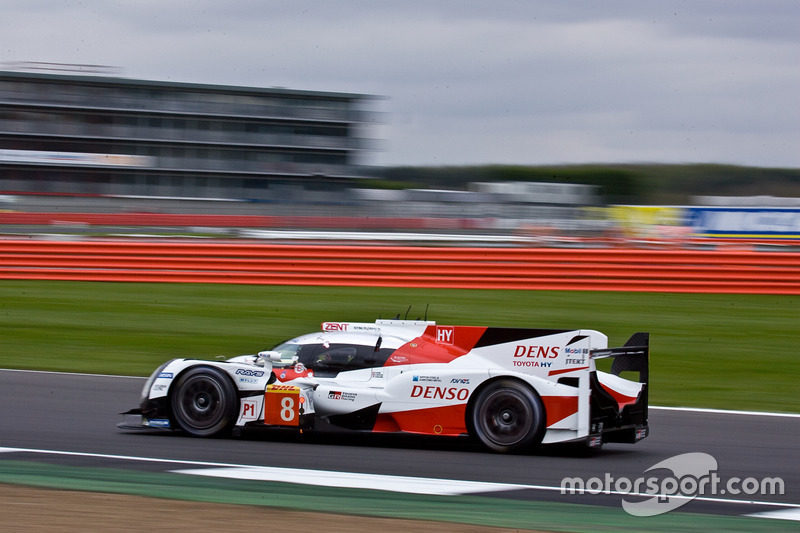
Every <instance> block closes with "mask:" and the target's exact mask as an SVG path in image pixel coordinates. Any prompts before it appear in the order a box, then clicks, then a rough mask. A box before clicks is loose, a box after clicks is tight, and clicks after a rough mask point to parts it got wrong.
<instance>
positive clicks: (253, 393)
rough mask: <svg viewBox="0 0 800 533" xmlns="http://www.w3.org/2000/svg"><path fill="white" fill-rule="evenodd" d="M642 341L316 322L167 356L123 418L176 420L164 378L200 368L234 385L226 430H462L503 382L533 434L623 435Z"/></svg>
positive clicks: (634, 418) (637, 389)
mask: <svg viewBox="0 0 800 533" xmlns="http://www.w3.org/2000/svg"><path fill="white" fill-rule="evenodd" d="M648 345H649V338H648V335H647V334H646V333H641V334H636V335H634V336H633V337H631V339H630V340H629V341H628V343H626V345H625V346H624V347H621V348H608V346H607V338H606V336H605V335H603V334H602V333H600V332H597V331H594V330H544V329H524V328H493V327H475V326H441V325H437V324H435V323H434V322H429V321H402V320H378V321H376V322H375V323H374V324H373V323H350V322H326V323H323V324H322V328H321V331H320V332H317V333H311V334H308V335H303V336H301V337H298V338H296V339H292V340H290V341H287V342H286V343H283V344H281V345H280V346H278V347H276V349H275V350H274V351H270V352H263V353H261V354H259V355H253V356H240V357H235V358H233V359H229V360H227V361H203V360H195V359H174V360H172V361H168V362H167V363H165V364H164V365H162V367H160V368H159V369H157V371H156V372H154V373H153V375H152V376H151V377H150V378H149V379H148V381H147V383H146V384H145V386H144V389H143V391H142V399H141V405H140V407H139V408H138V409H135V410H132V411H129V412H128V413H127V415H128V416H129V418H128V420H127V423H126V425H125V427H132V426H139V427H151V428H175V427H176V424H175V420H174V414H173V412H172V409H171V402H172V401H173V400H172V397H171V394H172V392H173V389H174V383H175V382H176V380H178V379H179V378H180V376H181V375H182V374H183V373H184V372H186V371H188V370H189V369H192V368H196V367H198V366H204V367H213V368H217V369H219V370H221V371H222V372H224V375H225V376H226V377H227V378H228V379H230V380H231V382H232V383H233V384H234V385H235V388H236V395H237V397H236V400H235V401H236V402H237V412H238V415H237V416H236V420H235V423H233V426H236V427H242V426H248V425H255V426H265V425H266V426H277V427H290V428H297V429H302V428H313V426H314V423H315V421H317V420H319V419H325V420H326V421H327V422H329V423H330V424H332V425H334V426H339V427H342V428H346V429H352V430H368V431H378V432H395V431H403V432H412V433H420V434H428V435H464V434H469V433H472V431H471V430H472V429H474V428H471V427H470V416H469V415H470V413H471V412H472V411H473V410H474V409H475V405H474V402H475V401H476V398H477V397H479V393H480V392H481V391H482V390H483V389H485V388H487V387H490V386H491V385H492V384H493V383H496V382H497V381H498V380H504V381H505V382H508V381H509V380H511V381H514V382H515V383H521V384H524V385H525V386H526V387H527V388H528V389H530V390H532V391H534V393H535V395H536V396H537V397H538V398H539V399H540V400H541V404H542V406H543V408H544V414H545V415H544V416H545V419H546V420H545V422H544V433H543V435H542V437H541V442H542V443H544V444H548V443H558V442H570V441H585V442H586V443H587V444H589V445H590V446H599V445H601V444H602V443H603V442H631V443H633V442H637V441H639V440H641V439H642V438H644V437H646V436H647V434H648V421H647V392H648V391H647V388H648V384H647V383H648V379H649V377H648V352H649V349H648ZM601 359H612V360H613V361H614V362H613V363H612V364H611V368H610V370H609V371H608V372H603V371H601V370H598V369H597V365H596V361H599V360H601ZM624 372H634V373H638V375H635V376H634V377H635V378H636V379H625V378H623V377H620V374H621V373H624ZM627 377H629V376H628V375H627V374H626V378H627Z"/></svg>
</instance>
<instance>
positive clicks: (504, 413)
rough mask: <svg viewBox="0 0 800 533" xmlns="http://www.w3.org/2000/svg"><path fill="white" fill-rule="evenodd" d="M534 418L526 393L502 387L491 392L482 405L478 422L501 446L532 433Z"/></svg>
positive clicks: (487, 435)
mask: <svg viewBox="0 0 800 533" xmlns="http://www.w3.org/2000/svg"><path fill="white" fill-rule="evenodd" d="M534 418H535V415H534V412H533V409H532V408H531V406H530V403H529V402H528V401H527V399H526V397H525V396H524V395H522V394H520V393H519V392H518V391H515V390H511V389H501V390H497V391H494V392H493V393H491V394H490V395H489V396H488V397H487V398H486V400H485V401H484V402H483V404H482V405H481V408H480V412H479V416H478V424H479V425H480V428H481V430H482V433H483V434H484V435H485V436H486V437H487V438H488V439H489V440H491V441H492V442H494V443H495V444H497V445H500V446H511V445H514V444H516V443H518V442H521V441H523V440H524V439H525V438H526V437H527V436H528V435H529V434H530V432H531V428H532V427H533V423H534Z"/></svg>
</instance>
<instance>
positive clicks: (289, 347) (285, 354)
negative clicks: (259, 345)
mask: <svg viewBox="0 0 800 533" xmlns="http://www.w3.org/2000/svg"><path fill="white" fill-rule="evenodd" d="M300 348H302V345H300V344H294V343H291V342H284V343H282V344H279V345H278V346H276V347H275V348H273V349H272V351H273V352H278V353H280V354H281V362H280V363H276V365H275V366H285V365H293V364H294V363H296V362H297V361H298V358H299V357H298V354H299V352H300Z"/></svg>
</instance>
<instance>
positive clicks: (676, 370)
mask: <svg viewBox="0 0 800 533" xmlns="http://www.w3.org/2000/svg"><path fill="white" fill-rule="evenodd" d="M427 304H430V308H429V311H428V318H429V319H433V320H436V321H437V322H439V323H440V324H464V325H494V326H517V327H545V328H550V327H552V328H590V329H597V330H599V331H602V332H603V333H606V334H607V335H608V336H609V342H610V344H612V345H621V344H622V343H624V342H625V341H626V340H627V338H628V337H629V336H630V334H632V333H634V332H636V331H649V332H650V334H651V358H650V369H651V371H650V376H651V396H650V398H651V403H653V404H658V405H673V406H697V407H714V408H723V409H747V410H770V411H776V410H777V411H789V412H800V395H798V394H797V376H800V358H798V350H797V341H798V339H799V336H798V334H797V332H798V325H800V297H797V296H769V295H701V294H660V293H611V292H561V291H481V290H473V291H470V290H445V289H442V290H428V289H387V288H343V287H284V286H279V287H277V286H251V285H205V284H150V283H91V282H50V281H30V282H29V281H2V282H0V367H2V368H23V369H39V370H57V371H68V372H91V373H103V374H126V375H142V376H144V375H148V374H149V373H150V372H151V371H152V370H153V369H154V368H155V367H156V366H157V365H158V364H160V363H161V362H163V361H164V360H166V359H169V358H172V357H201V358H213V357H215V356H226V357H230V356H233V355H239V354H246V353H255V352H257V351H258V350H261V349H265V348H268V347H271V346H272V345H274V344H276V343H278V342H280V341H282V340H285V339H287V338H290V337H293V336H295V335H298V334H301V333H307V332H310V331H315V330H317V329H318V328H319V325H320V323H321V322H323V321H326V320H341V321H365V322H371V321H374V320H375V319H376V318H379V317H383V318H390V317H394V316H395V315H397V314H398V313H399V314H401V315H405V314H406V310H407V309H408V306H409V305H412V308H411V311H410V312H409V313H408V317H409V318H418V317H420V316H421V315H424V313H425V306H426V305H427Z"/></svg>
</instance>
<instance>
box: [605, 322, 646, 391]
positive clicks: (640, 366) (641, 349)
mask: <svg viewBox="0 0 800 533" xmlns="http://www.w3.org/2000/svg"><path fill="white" fill-rule="evenodd" d="M591 357H592V358H593V359H605V358H607V357H613V358H614V361H613V363H611V373H612V374H614V375H615V376H619V375H620V373H622V372H638V373H639V380H638V381H639V383H647V382H648V381H649V379H650V334H649V333H646V332H639V333H634V334H633V335H631V338H630V339H628V342H626V343H625V346H623V347H621V348H603V349H600V350H592V352H591Z"/></svg>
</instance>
